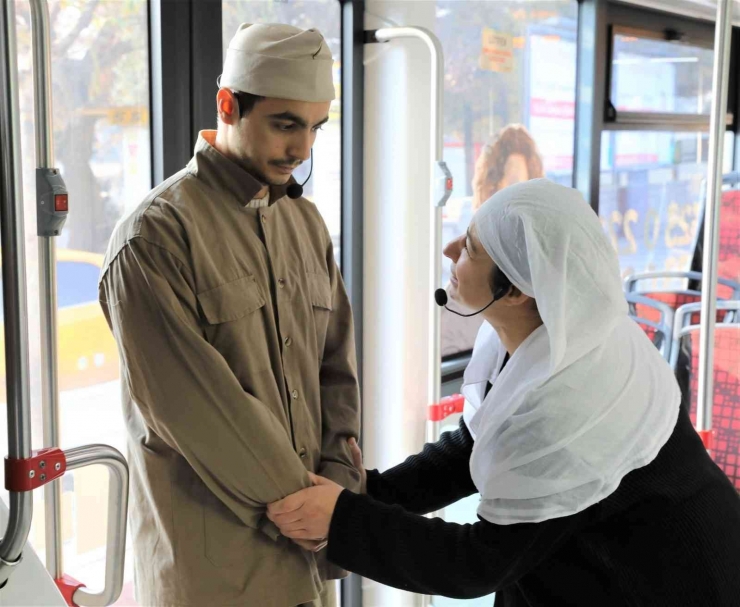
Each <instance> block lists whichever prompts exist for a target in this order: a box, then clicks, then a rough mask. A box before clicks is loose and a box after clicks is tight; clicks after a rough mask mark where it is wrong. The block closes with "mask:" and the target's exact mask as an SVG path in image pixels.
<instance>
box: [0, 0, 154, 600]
mask: <svg viewBox="0 0 740 607" xmlns="http://www.w3.org/2000/svg"><path fill="white" fill-rule="evenodd" d="M147 11H148V6H147V2H146V0H128V1H126V2H88V1H86V0H51V1H50V2H49V15H50V25H51V57H52V91H53V121H54V157H55V166H56V167H57V168H59V169H61V172H62V176H63V177H64V180H65V183H66V185H67V188H68V191H69V204H70V213H69V217H68V219H67V222H66V224H65V227H64V230H63V233H62V234H61V235H60V236H59V237H58V238H57V239H56V246H57V283H58V284H57V294H58V316H57V322H58V332H57V333H58V369H59V376H58V377H59V390H60V399H59V402H60V425H61V442H62V445H61V446H62V448H64V449H68V448H71V447H77V446H82V445H87V444H91V443H104V444H108V445H111V446H113V447H115V448H117V449H118V450H119V451H121V452H122V453H123V454H124V455H125V454H126V431H125V427H124V422H123V418H122V414H121V403H120V396H119V395H120V382H119V373H118V356H117V353H116V346H115V342H114V341H113V337H112V336H111V333H110V331H109V329H108V327H107V325H106V322H105V319H104V317H103V313H102V311H101V309H100V306H99V304H98V295H97V282H98V276H99V274H100V267H101V264H102V261H103V254H104V253H105V249H106V246H107V243H108V239H109V238H110V235H111V233H112V231H113V228H114V226H115V224H116V222H117V220H118V219H119V218H120V217H121V216H122V215H123V214H124V213H125V211H127V210H128V209H130V208H132V207H133V206H135V205H136V204H138V203H139V202H140V201H141V200H142V199H143V197H144V195H145V194H146V193H147V191H148V190H149V189H150V188H151V172H150V134H149V133H150V131H149V51H148V39H147V34H146V32H147V31H148V16H147ZM16 14H17V33H18V69H19V91H20V109H21V116H20V124H21V140H22V148H23V150H22V152H23V159H22V160H23V186H24V187H23V196H24V212H25V231H26V255H27V281H28V301H29V310H28V319H29V333H30V342H29V343H30V346H29V349H30V363H31V396H32V402H33V411H32V420H33V447H34V448H35V449H38V448H40V447H41V446H42V444H43V431H42V427H43V426H42V421H41V410H40V402H41V384H40V371H39V369H40V351H39V343H40V327H39V278H38V275H39V266H38V247H37V236H36V211H35V169H36V160H35V140H34V128H35V125H34V111H33V107H34V106H33V71H32V66H33V62H32V50H31V21H30V10H29V4H28V2H25V1H23V2H22V1H17V2H16ZM1 352H2V353H3V354H4V349H3V350H2V351H1ZM2 370H3V378H2V387H3V401H5V377H4V365H2ZM0 420H1V421H0V424H2V429H1V430H0V436H1V438H0V440H1V441H2V443H3V444H2V448H3V449H6V450H7V445H6V442H7V436H6V430H5V424H6V415H5V413H4V412H3V413H2V414H1V415H0ZM6 452H7V451H6ZM107 474H108V473H107V471H106V470H105V469H104V468H102V467H101V466H92V467H90V468H86V469H83V470H79V471H76V472H73V473H68V474H66V475H65V476H64V477H63V480H62V483H61V484H62V537H63V552H64V570H65V573H67V574H69V575H71V576H72V577H74V578H77V579H79V580H80V581H81V582H83V583H85V584H86V585H87V586H88V587H89V588H91V589H93V590H97V589H100V588H102V584H103V572H104V566H105V547H106V524H107V509H108V480H107ZM44 535H45V534H44V492H43V490H38V491H35V492H34V518H33V526H32V529H31V536H30V539H31V542H32V544H33V546H34V548H35V549H36V551H37V552H38V553H39V555H40V556H41V558H42V559H44V558H45V541H46V538H45V537H44ZM126 560H127V568H126V575H125V578H124V590H123V595H122V597H121V599H120V600H119V602H118V603H117V604H118V605H135V603H134V601H133V588H132V581H133V580H132V574H131V572H132V567H131V563H132V558H131V554H130V553H129V554H127V559H126Z"/></svg>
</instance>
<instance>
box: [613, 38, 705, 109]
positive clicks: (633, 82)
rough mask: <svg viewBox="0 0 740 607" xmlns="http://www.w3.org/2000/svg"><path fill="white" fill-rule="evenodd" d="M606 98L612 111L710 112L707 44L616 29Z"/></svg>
mask: <svg viewBox="0 0 740 607" xmlns="http://www.w3.org/2000/svg"><path fill="white" fill-rule="evenodd" d="M613 46H614V48H613V60H612V72H611V84H612V89H611V101H612V104H614V107H616V109H617V110H624V111H630V112H665V113H677V114H707V115H708V114H709V109H710V103H711V100H712V60H713V57H714V51H713V50H712V49H711V48H703V47H697V46H690V45H688V44H684V43H680V42H668V41H665V40H654V39H648V38H640V37H637V36H634V35H626V34H619V33H617V34H615V36H614V43H613Z"/></svg>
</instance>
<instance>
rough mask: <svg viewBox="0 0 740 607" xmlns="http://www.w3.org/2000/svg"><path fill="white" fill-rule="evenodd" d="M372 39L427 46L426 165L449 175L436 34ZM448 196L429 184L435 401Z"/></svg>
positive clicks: (384, 33)
mask: <svg viewBox="0 0 740 607" xmlns="http://www.w3.org/2000/svg"><path fill="white" fill-rule="evenodd" d="M374 36H375V39H376V40H377V41H378V42H388V41H390V40H398V39H401V38H415V39H417V40H421V41H422V42H424V43H425V44H426V46H427V48H428V49H429V55H430V59H431V76H430V77H431V106H430V110H431V132H430V143H431V146H430V148H431V158H430V169H431V170H432V172H433V173H432V177H434V170H435V169H436V168H438V167H439V168H440V169H441V170H442V171H443V172H444V173H445V174H446V175H447V176H448V178H449V179H450V183H451V175H450V173H449V170H448V169H447V167H446V165H445V164H444V162H443V160H442V158H443V152H444V138H443V136H444V121H443V119H444V114H443V103H444V51H443V50H442V43H441V42H440V41H439V38H437V36H435V35H434V34H433V33H432V32H431V31H430V30H428V29H426V28H423V27H415V26H409V27H386V28H381V29H378V30H375V32H374ZM448 198H449V191H447V192H446V196H442V197H438V196H437V192H436V190H435V188H434V187H432V188H431V206H432V213H431V218H430V232H431V234H430V240H431V244H430V253H431V268H430V283H431V284H430V286H431V290H432V293H430V294H429V308H428V311H429V342H430V343H429V383H428V394H427V398H428V399H429V401H428V402H430V403H436V402H438V401H439V399H440V395H441V392H442V369H441V366H440V363H441V359H442V357H441V351H442V346H441V343H440V335H441V329H440V323H441V320H442V315H441V308H440V307H439V306H437V305H436V303H435V302H434V298H433V297H432V294H433V292H434V290H435V289H437V287H438V286H439V285H440V283H441V282H442V208H443V207H444V205H445V203H446V202H447V199H448ZM438 430H439V427H438V425H437V424H434V423H430V424H429V425H428V426H427V440H436V434H437V433H438Z"/></svg>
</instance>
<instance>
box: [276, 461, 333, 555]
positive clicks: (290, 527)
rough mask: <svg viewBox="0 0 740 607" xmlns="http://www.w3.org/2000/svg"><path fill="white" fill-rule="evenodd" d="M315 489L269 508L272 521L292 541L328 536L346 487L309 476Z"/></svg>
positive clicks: (283, 500)
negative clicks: (341, 494) (340, 495)
mask: <svg viewBox="0 0 740 607" xmlns="http://www.w3.org/2000/svg"><path fill="white" fill-rule="evenodd" d="M308 475H309V477H310V478H311V482H313V484H314V486H313V487H309V488H308V489H303V490H302V491H298V492H297V493H294V494H293V495H289V496H288V497H286V498H285V499H282V500H280V501H279V502H275V503H273V504H270V505H269V506H268V507H267V518H269V519H270V520H271V521H272V522H273V523H275V525H277V527H278V529H280V533H282V534H283V535H284V536H285V537H289V538H290V539H292V540H323V539H324V538H327V537H328V536H329V526H330V525H331V517H332V515H333V514H334V507H335V506H336V504H337V500H338V499H339V494H340V493H341V492H342V491H344V488H343V487H341V486H340V485H337V484H336V483H335V482H333V481H330V480H329V479H328V478H324V477H323V476H317V475H315V474H312V473H310V472H309V473H308Z"/></svg>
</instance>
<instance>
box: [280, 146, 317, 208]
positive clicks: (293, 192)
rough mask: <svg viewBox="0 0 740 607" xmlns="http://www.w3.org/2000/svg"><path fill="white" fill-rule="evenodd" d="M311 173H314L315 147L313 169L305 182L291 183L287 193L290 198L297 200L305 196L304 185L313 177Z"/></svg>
mask: <svg viewBox="0 0 740 607" xmlns="http://www.w3.org/2000/svg"><path fill="white" fill-rule="evenodd" d="M311 173H313V148H312V149H311V170H309V171H308V177H306V181H304V182H303V183H291V184H290V185H289V186H288V187H287V188H286V190H285V193H286V194H287V195H288V198H292V199H293V200H296V199H297V198H300V197H301V196H303V186H304V185H306V184H307V183H308V180H309V179H311Z"/></svg>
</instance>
